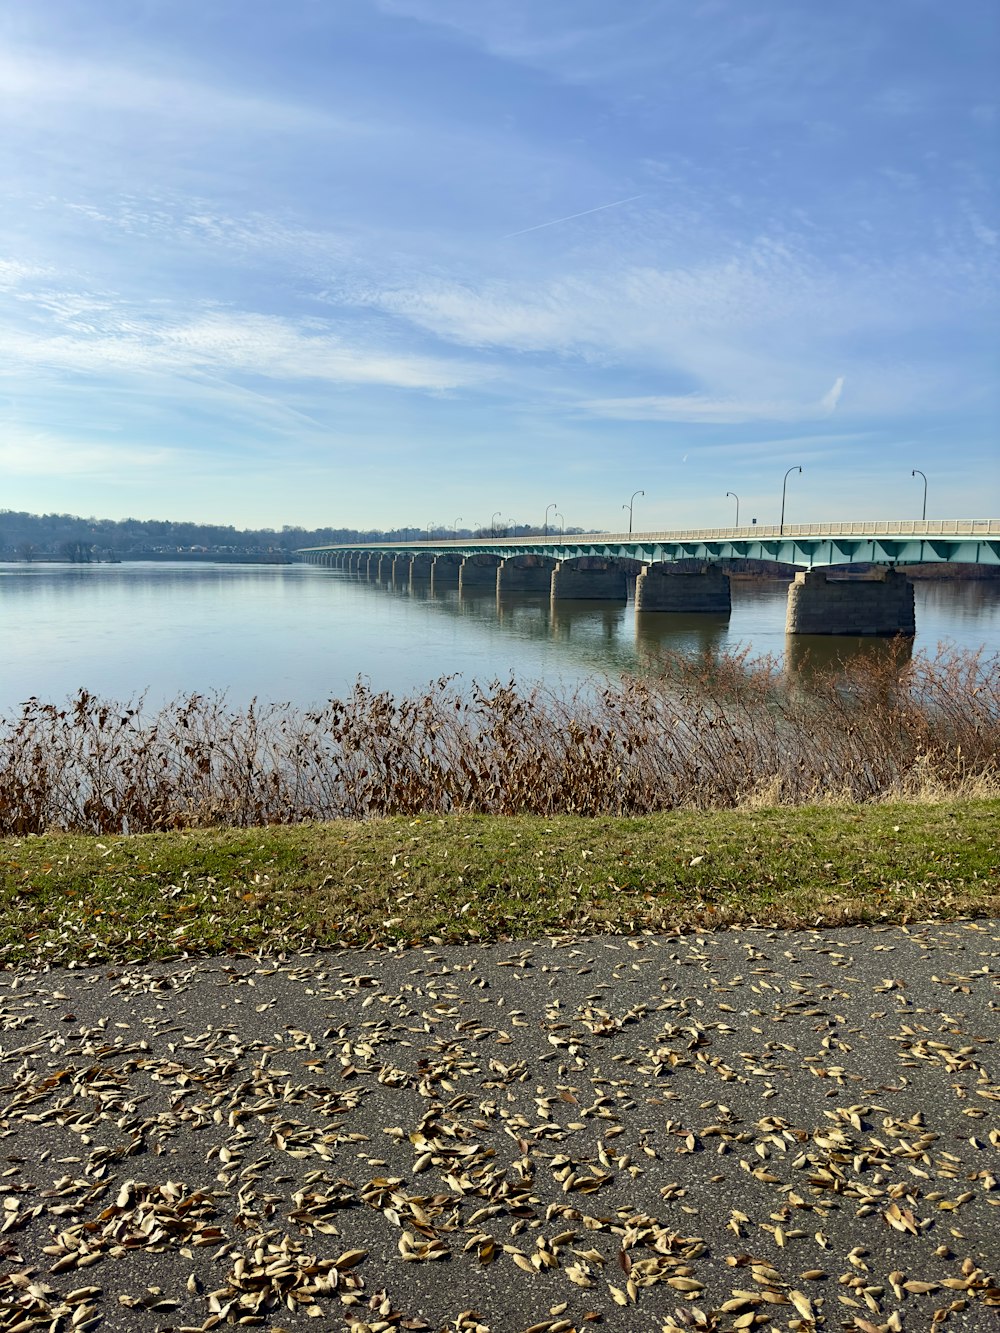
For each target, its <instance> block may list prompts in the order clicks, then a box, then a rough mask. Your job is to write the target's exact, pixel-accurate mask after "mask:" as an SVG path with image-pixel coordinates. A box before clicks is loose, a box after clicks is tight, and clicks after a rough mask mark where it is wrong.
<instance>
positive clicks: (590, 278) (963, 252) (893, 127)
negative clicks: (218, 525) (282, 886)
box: [0, 0, 1000, 529]
mask: <svg viewBox="0 0 1000 1333" xmlns="http://www.w3.org/2000/svg"><path fill="white" fill-rule="evenodd" d="M998 15H1000V11H998V10H997V8H996V6H995V4H994V3H993V0H961V3H958V4H956V3H955V2H954V0H879V2H878V3H874V4H873V3H872V0H838V3H836V4H832V5H823V4H818V3H811V0H753V3H749V2H748V0H614V2H613V0H335V2H334V0H280V3H279V0H238V2H231V0H197V3H192V2H190V0H162V2H161V0H99V2H98V0H32V3H31V4H25V3H23V2H21V0H6V2H5V3H0V172H2V185H3V199H4V207H3V208H2V210H0V351H2V356H0V483H2V485H0V507H2V508H11V509H28V510H32V511H47V512H50V511H61V512H71V513H81V514H95V515H100V516H107V517H115V518H118V517H124V516H126V515H131V516H135V517H141V518H145V517H172V518H189V519H199V520H206V521H207V520H211V521H224V522H232V523H235V524H237V525H240V526H243V525H248V526H250V525H253V526H256V525H265V524H266V525H274V526H280V525H282V524H284V523H293V524H303V525H305V526H307V527H311V526H316V525H321V524H333V525H338V526H339V525H356V526H358V527H368V526H378V527H382V526H387V527H388V526H392V525H395V524H404V523H410V524H418V523H419V524H427V523H431V522H435V523H439V524H442V525H451V524H452V523H454V522H455V521H456V519H458V518H461V520H462V526H470V527H471V526H473V525H476V524H486V525H488V524H489V522H490V519H491V515H492V514H493V513H494V512H495V511H500V513H501V514H502V516H503V517H504V518H505V519H506V518H509V517H515V518H517V519H518V520H519V521H523V522H532V521H535V522H539V523H540V522H541V521H542V518H543V513H544V510H545V508H546V506H547V505H548V504H549V503H551V502H556V503H557V506H558V512H559V513H560V514H561V515H562V516H563V517H564V518H565V521H566V523H567V524H577V525H581V526H584V527H595V528H602V529H608V528H611V529H614V528H616V527H618V525H619V524H620V523H622V522H627V517H626V516H625V515H624V514H623V513H622V504H623V503H625V502H627V501H628V498H629V496H630V494H631V493H632V492H633V491H634V490H636V489H638V488H641V489H643V490H644V491H645V496H644V497H641V498H639V499H638V500H637V501H636V511H635V521H636V527H637V528H660V527H663V528H669V527H680V526H688V525H691V524H696V525H699V526H715V525H719V524H723V523H727V522H730V521H731V520H732V516H733V512H734V505H733V501H732V500H731V499H728V498H726V494H725V493H726V491H735V492H736V493H738V494H739V495H740V497H741V518H743V519H748V518H749V517H750V516H756V517H758V518H759V520H760V521H761V522H770V521H775V520H776V518H777V511H778V507H779V504H780V495H781V481H782V477H783V474H784V472H785V469H786V468H787V467H789V466H793V465H801V466H802V468H803V472H802V475H801V476H799V475H798V474H795V475H794V476H793V477H792V478H790V479H789V489H788V518H789V520H790V521H807V520H811V519H817V520H818V519H837V518H905V517H919V513H920V503H921V500H922V484H921V482H920V479H919V478H913V477H912V476H911V469H913V468H920V469H922V470H923V471H925V472H926V473H927V475H928V478H929V516H931V517H934V516H937V517H985V516H991V515H997V514H1000V444H998V425H1000V393H998V387H997V386H998V376H997V369H998V364H1000V359H998V355H997V354H998V350H1000V347H998V332H1000V330H998V324H1000V320H998V317H997V311H998V303H997V257H998V243H1000V216H998V209H997V184H996V182H997V179H998V170H997V168H998V165H1000V161H998V143H1000V138H998V123H1000V105H998V103H1000V89H998V86H997V80H996V72H997V68H998V57H1000V17H998Z"/></svg>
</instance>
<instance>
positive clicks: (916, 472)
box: [910, 467, 927, 522]
mask: <svg viewBox="0 0 1000 1333" xmlns="http://www.w3.org/2000/svg"><path fill="white" fill-rule="evenodd" d="M910 476H911V477H923V478H924V508H923V512H922V513H921V515H920V520H921V522H924V521H925V520H926V518H927V477H926V476H925V475H924V473H923V472H921V471H920V469H919V468H918V467H915V468H914V469H913V471H912V472H911V473H910Z"/></svg>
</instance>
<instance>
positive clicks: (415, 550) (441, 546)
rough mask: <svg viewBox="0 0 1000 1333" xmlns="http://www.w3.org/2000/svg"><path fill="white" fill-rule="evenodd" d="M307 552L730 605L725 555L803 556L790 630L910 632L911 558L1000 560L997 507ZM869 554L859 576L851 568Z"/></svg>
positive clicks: (369, 571)
mask: <svg viewBox="0 0 1000 1333" xmlns="http://www.w3.org/2000/svg"><path fill="white" fill-rule="evenodd" d="M298 554H299V555H300V556H301V557H302V559H303V560H305V561H306V562H308V563H310V564H316V565H323V566H327V567H334V568H342V569H346V570H348V571H351V572H354V573H357V574H360V575H362V576H364V577H368V578H371V579H373V580H379V581H383V582H390V581H391V582H392V583H394V584H396V585H397V586H398V585H399V584H401V583H407V584H412V583H414V582H428V583H430V585H431V586H432V587H435V586H436V587H438V588H440V587H452V588H456V587H457V588H459V589H460V590H462V589H465V590H473V589H475V590H477V591H496V593H497V594H498V595H501V596H502V595H503V594H504V593H516V592H532V593H541V594H547V595H548V596H550V597H551V598H553V599H554V600H560V599H563V598H573V599H597V600H615V601H625V600H626V599H627V597H628V589H629V582H630V576H631V575H634V576H635V605H636V610H637V611H638V612H642V611H678V612H683V613H685V614H691V613H698V612H704V613H713V614H728V612H729V610H730V605H731V602H730V591H729V575H728V573H727V572H726V567H725V564H724V563H723V562H728V561H732V560H766V561H776V562H780V563H783V564H788V565H795V566H798V567H799V572H798V573H797V574H796V576H795V579H794V581H793V582H792V583H791V584H790V585H789V590H788V615H787V621H786V630H787V632H788V633H789V634H846V635H873V634H878V635H892V634H909V635H912V634H913V633H914V630H915V628H916V622H915V618H914V602H913V585H912V584H911V582H910V580H909V579H907V577H906V575H905V572H904V571H905V567H906V566H907V565H912V564H973V565H1000V519H934V520H920V521H915V522H903V521H899V522H895V521H893V522H876V521H872V522H847V523H797V524H790V523H785V524H783V525H780V526H779V525H774V526H761V525H756V524H755V525H753V526H752V527H742V528H695V529H690V530H682V531H677V532H634V533H607V532H595V533H572V534H562V533H560V534H552V535H545V536H541V537H539V536H534V537H490V538H483V537H471V538H470V537H462V538H458V537H455V538H436V539H426V540H418V541H412V542H399V541H396V542H379V541H372V542H361V543H359V542H353V543H349V544H343V545H333V546H314V547H303V548H302V549H301V550H300V551H299V552H298ZM852 565H862V566H864V569H865V571H866V572H865V575H864V577H859V576H858V574H856V573H852V571H851V566H852Z"/></svg>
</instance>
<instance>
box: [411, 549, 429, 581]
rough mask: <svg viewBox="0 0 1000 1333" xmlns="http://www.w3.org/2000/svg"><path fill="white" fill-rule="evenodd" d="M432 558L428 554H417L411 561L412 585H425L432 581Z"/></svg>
mask: <svg viewBox="0 0 1000 1333" xmlns="http://www.w3.org/2000/svg"><path fill="white" fill-rule="evenodd" d="M432 563H433V562H432V560H431V559H430V557H429V556H426V555H415V556H414V557H413V559H412V560H411V561H410V587H411V588H412V587H413V585H414V584H418V585H421V586H422V585H424V584H426V583H430V581H431V565H432Z"/></svg>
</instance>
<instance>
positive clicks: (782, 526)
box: [778, 467, 802, 535]
mask: <svg viewBox="0 0 1000 1333" xmlns="http://www.w3.org/2000/svg"><path fill="white" fill-rule="evenodd" d="M801 471H802V469H801V468H800V467H790V468H789V469H788V471H787V472H786V473H785V480H784V481H783V482H782V483H781V522H780V524H779V525H778V533H779V535H780V534H781V533H783V532H784V531H785V487H786V486H787V485H788V478H789V477H790V476H791V475H792V473H793V472H801Z"/></svg>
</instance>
